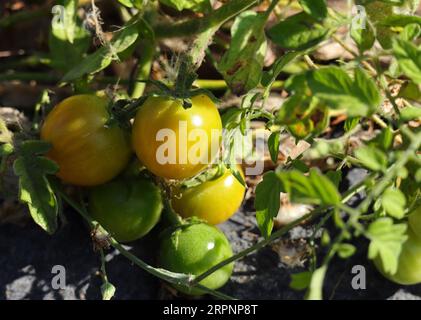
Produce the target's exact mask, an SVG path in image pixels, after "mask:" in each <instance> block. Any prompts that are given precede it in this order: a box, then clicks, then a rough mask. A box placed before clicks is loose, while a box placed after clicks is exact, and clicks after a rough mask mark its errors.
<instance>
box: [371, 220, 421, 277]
mask: <svg viewBox="0 0 421 320" xmlns="http://www.w3.org/2000/svg"><path fill="white" fill-rule="evenodd" d="M407 235H408V240H406V241H405V243H404V244H403V246H402V251H401V253H400V255H399V262H398V270H397V272H396V273H395V274H389V273H386V272H385V271H384V268H383V264H382V262H381V260H380V259H376V260H375V261H374V263H375V265H376V267H377V269H378V270H379V271H380V272H381V273H382V274H383V275H384V276H385V277H386V278H388V279H389V280H391V281H393V282H396V283H398V284H403V285H413V284H418V283H421V238H420V237H418V236H417V235H416V234H415V233H414V232H413V231H412V229H411V228H410V227H408V230H407Z"/></svg>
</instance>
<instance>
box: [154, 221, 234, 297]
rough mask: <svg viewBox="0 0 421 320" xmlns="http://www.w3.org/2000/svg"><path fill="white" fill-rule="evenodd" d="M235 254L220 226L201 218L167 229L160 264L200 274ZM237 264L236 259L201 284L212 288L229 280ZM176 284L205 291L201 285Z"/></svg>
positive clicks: (192, 290) (192, 291)
mask: <svg viewBox="0 0 421 320" xmlns="http://www.w3.org/2000/svg"><path fill="white" fill-rule="evenodd" d="M231 256H232V250H231V246H230V244H229V242H228V239H227V238H226V237H225V235H224V234H223V233H222V232H221V231H219V230H218V229H217V228H216V227H214V226H211V225H209V224H206V223H202V222H199V223H192V224H189V225H185V226H180V227H179V228H178V229H176V230H175V231H172V232H171V233H164V235H163V239H162V241H161V247H160V250H159V257H158V260H159V264H160V266H161V267H163V268H165V269H167V270H169V271H172V272H178V273H185V274H192V275H196V276H197V275H200V274H202V273H203V272H205V271H207V270H209V269H210V268H211V267H213V266H215V265H216V264H218V263H219V262H221V261H223V260H225V259H228V258H230V257H231ZM233 267H234V265H233V263H230V264H227V265H225V266H224V267H222V268H220V269H218V270H217V271H215V272H214V273H212V274H211V275H209V276H208V277H206V278H205V279H203V280H202V281H200V284H202V285H203V286H205V287H207V288H209V289H218V288H220V287H222V286H223V285H224V284H225V283H226V282H227V281H228V280H229V278H230V276H231V274H232V269H233ZM175 287H176V288H177V289H178V290H179V291H181V292H184V293H187V294H190V295H201V294H204V292H203V290H200V289H198V288H188V287H186V286H179V285H177V286H175Z"/></svg>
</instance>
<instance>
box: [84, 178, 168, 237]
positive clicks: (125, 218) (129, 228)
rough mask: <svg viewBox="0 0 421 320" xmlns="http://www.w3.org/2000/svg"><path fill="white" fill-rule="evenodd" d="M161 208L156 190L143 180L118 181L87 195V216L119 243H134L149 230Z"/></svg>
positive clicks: (152, 185) (159, 196)
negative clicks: (90, 216) (88, 196)
mask: <svg viewBox="0 0 421 320" xmlns="http://www.w3.org/2000/svg"><path fill="white" fill-rule="evenodd" d="M162 208H163V204H162V198H161V192H160V190H159V188H158V187H157V186H156V185H155V184H154V183H153V182H151V181H149V180H147V179H145V178H129V179H126V180H122V179H117V180H114V181H111V182H109V183H107V184H104V185H101V186H98V187H95V188H93V189H92V190H91V192H90V198H89V209H90V210H89V211H90V214H91V215H92V217H93V218H94V219H95V220H97V221H98V222H99V223H100V224H101V225H102V226H103V227H104V228H105V229H106V230H107V231H108V232H109V233H110V234H111V236H113V237H114V238H115V239H116V240H117V241H120V242H130V241H134V240H137V239H139V238H141V237H143V236H144V235H146V234H147V233H148V232H149V231H151V230H152V228H153V227H154V226H155V225H156V224H157V223H158V221H159V218H160V216H161V211H162Z"/></svg>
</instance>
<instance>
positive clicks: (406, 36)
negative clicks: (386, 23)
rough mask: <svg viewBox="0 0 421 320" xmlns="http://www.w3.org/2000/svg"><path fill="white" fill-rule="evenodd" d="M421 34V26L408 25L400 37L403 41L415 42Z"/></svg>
mask: <svg viewBox="0 0 421 320" xmlns="http://www.w3.org/2000/svg"><path fill="white" fill-rule="evenodd" d="M420 34H421V26H420V25H419V24H415V23H413V24H408V25H406V26H405V28H403V31H402V33H401V34H400V37H401V39H402V40H406V41H413V40H415V39H417V38H418V37H419V36H420Z"/></svg>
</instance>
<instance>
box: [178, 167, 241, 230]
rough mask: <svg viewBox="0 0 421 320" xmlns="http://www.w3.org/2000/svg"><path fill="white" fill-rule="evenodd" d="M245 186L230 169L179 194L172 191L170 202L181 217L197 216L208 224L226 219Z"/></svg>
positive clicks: (236, 203)
mask: <svg viewBox="0 0 421 320" xmlns="http://www.w3.org/2000/svg"><path fill="white" fill-rule="evenodd" d="M245 190H246V189H245V187H244V186H243V185H242V184H241V183H240V182H239V181H238V180H237V179H236V178H235V177H234V176H233V175H232V173H231V171H229V170H226V171H225V173H224V174H223V175H222V176H220V177H219V178H217V179H215V180H209V181H206V182H203V183H202V184H200V185H198V186H195V187H192V188H188V189H186V190H185V191H183V192H182V193H181V194H177V192H175V193H174V195H173V198H172V200H171V204H172V206H173V208H174V210H175V211H176V212H177V213H178V214H180V215H181V216H182V217H183V218H188V217H193V216H195V217H198V218H200V219H203V220H205V221H207V222H208V223H210V224H218V223H221V222H224V221H226V220H228V219H229V218H230V217H231V216H232V215H233V214H234V213H235V212H236V211H237V210H238V208H239V207H240V205H241V202H242V201H243V198H244V192H245Z"/></svg>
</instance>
